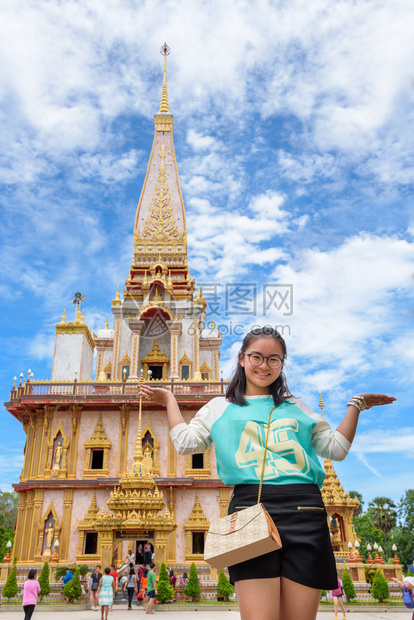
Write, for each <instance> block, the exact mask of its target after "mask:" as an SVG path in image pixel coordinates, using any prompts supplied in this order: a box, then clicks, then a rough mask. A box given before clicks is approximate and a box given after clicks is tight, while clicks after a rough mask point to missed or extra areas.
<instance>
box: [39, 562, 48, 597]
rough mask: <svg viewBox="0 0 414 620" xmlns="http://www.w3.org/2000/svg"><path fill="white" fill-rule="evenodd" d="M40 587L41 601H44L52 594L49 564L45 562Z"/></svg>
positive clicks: (41, 572)
mask: <svg viewBox="0 0 414 620" xmlns="http://www.w3.org/2000/svg"><path fill="white" fill-rule="evenodd" d="M39 585H40V600H43V597H44V596H49V594H50V583H49V563H48V562H45V563H44V564H43V566H42V570H41V571H40V575H39Z"/></svg>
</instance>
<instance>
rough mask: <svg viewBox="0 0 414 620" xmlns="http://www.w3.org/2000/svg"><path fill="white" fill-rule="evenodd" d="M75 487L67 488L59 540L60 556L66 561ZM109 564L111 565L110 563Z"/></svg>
mask: <svg viewBox="0 0 414 620" xmlns="http://www.w3.org/2000/svg"><path fill="white" fill-rule="evenodd" d="M72 505H73V489H67V490H66V491H65V494H64V497H63V515H62V521H61V523H62V527H61V534H60V541H59V544H60V546H59V557H60V559H61V560H62V561H63V562H64V561H67V560H68V549H69V536H70V522H71V518H72ZM108 566H109V565H108Z"/></svg>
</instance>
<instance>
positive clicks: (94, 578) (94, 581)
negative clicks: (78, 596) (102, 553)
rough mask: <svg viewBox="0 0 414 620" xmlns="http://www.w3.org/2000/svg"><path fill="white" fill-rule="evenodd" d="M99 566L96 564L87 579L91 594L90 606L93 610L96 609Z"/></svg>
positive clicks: (99, 577)
mask: <svg viewBox="0 0 414 620" xmlns="http://www.w3.org/2000/svg"><path fill="white" fill-rule="evenodd" d="M100 571H101V567H100V565H99V564H98V565H97V566H96V567H95V568H94V569H93V571H92V575H91V577H90V579H89V595H90V596H91V598H92V600H91V606H92V609H93V610H94V611H98V588H99V582H100V580H101V577H102V573H101V572H100Z"/></svg>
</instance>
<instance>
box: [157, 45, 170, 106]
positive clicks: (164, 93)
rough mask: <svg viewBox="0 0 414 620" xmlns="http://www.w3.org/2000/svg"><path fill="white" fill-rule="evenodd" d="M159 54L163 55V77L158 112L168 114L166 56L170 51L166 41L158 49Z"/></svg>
mask: <svg viewBox="0 0 414 620" xmlns="http://www.w3.org/2000/svg"><path fill="white" fill-rule="evenodd" d="M160 52H161V54H162V55H163V56H164V77H163V80H162V93H161V103H160V110H159V111H160V113H161V114H168V113H169V111H170V106H169V105H168V93H167V56H168V55H169V54H170V53H171V50H170V48H169V47H168V45H167V44H166V43H164V45H163V46H162V48H161V49H160Z"/></svg>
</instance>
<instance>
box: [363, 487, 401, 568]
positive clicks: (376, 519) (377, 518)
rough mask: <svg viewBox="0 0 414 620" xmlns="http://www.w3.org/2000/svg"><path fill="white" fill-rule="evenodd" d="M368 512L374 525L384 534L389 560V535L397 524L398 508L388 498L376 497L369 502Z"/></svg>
mask: <svg viewBox="0 0 414 620" xmlns="http://www.w3.org/2000/svg"><path fill="white" fill-rule="evenodd" d="M367 512H368V514H369V516H370V518H371V521H372V524H373V525H374V526H375V527H378V528H379V529H380V530H381V531H382V532H383V533H384V543H385V552H386V554H387V559H388V556H389V553H388V544H387V534H389V533H390V531H391V530H392V528H393V527H395V525H396V523H397V506H396V505H395V504H394V502H393V501H392V500H391V499H389V498H388V497H375V498H374V499H373V500H372V501H371V502H369V504H368V510H367Z"/></svg>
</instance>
